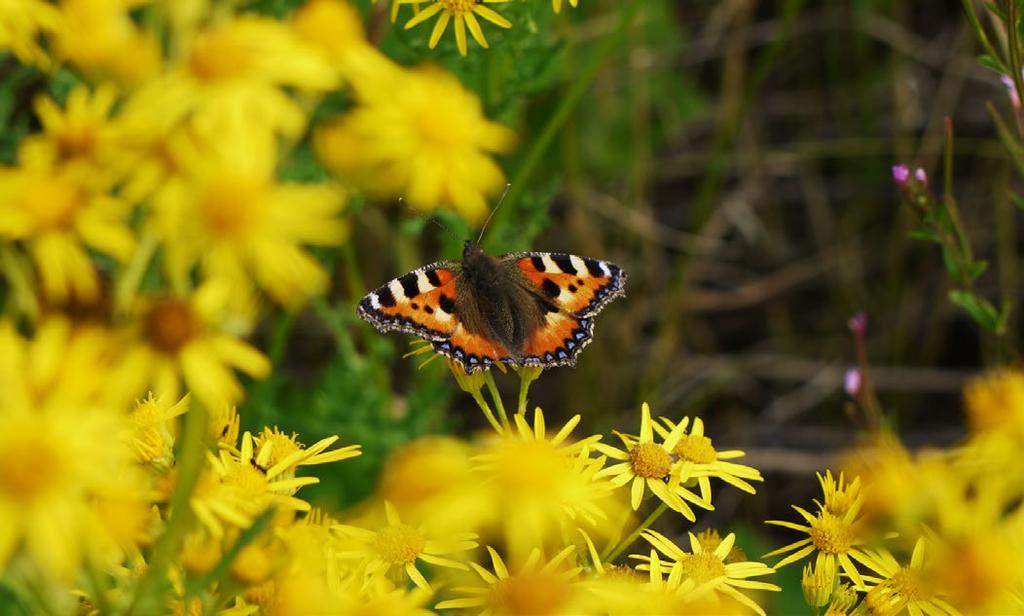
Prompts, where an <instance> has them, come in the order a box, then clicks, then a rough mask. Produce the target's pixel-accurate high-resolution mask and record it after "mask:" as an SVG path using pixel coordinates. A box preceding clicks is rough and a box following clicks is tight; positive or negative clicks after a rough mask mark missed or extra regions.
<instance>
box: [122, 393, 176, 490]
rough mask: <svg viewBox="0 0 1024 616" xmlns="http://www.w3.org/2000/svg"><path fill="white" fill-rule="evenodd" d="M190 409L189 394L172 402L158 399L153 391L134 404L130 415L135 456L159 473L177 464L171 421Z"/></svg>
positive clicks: (173, 430)
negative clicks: (175, 461)
mask: <svg viewBox="0 0 1024 616" xmlns="http://www.w3.org/2000/svg"><path fill="white" fill-rule="evenodd" d="M186 411H188V396H185V397H183V398H182V399H181V400H179V401H178V402H176V403H174V404H171V402H170V400H169V399H166V398H157V397H156V396H154V395H153V394H152V393H151V394H149V396H148V397H147V398H146V399H145V400H141V401H139V402H138V404H136V405H135V409H134V410H133V411H132V412H131V413H130V414H129V415H128V417H129V419H130V420H131V424H132V428H133V430H132V432H133V435H132V439H131V444H132V448H133V449H134V450H135V459H136V460H138V461H139V462H140V463H142V464H148V465H150V466H152V467H153V468H154V469H155V470H157V471H158V472H163V471H166V470H168V469H170V468H171V467H172V466H173V465H174V435H175V432H176V431H175V429H174V425H173V424H172V420H173V419H174V418H175V417H177V416H178V415H182V414H184V413H185V412H186Z"/></svg>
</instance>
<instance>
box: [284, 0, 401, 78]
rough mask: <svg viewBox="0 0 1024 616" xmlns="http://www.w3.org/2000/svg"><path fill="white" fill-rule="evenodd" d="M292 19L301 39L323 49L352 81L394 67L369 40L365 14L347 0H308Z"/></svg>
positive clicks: (344, 76) (340, 71)
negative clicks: (364, 25)
mask: <svg viewBox="0 0 1024 616" xmlns="http://www.w3.org/2000/svg"><path fill="white" fill-rule="evenodd" d="M396 6H397V5H396ZM291 23H292V27H293V28H294V29H295V31H296V32H297V33H298V34H299V36H300V37H301V38H302V40H304V41H305V42H307V43H308V44H310V45H311V46H313V47H315V48H316V49H318V50H319V51H320V52H322V53H323V54H324V55H325V56H326V58H327V59H328V61H329V62H330V64H331V66H333V67H335V68H336V69H337V71H338V72H339V73H340V74H341V76H342V77H343V78H344V79H345V80H346V81H348V82H350V83H358V82H360V81H364V80H372V79H374V78H375V76H376V74H379V73H381V72H386V71H389V70H394V68H393V64H392V62H391V60H389V59H388V58H387V56H385V55H384V54H382V53H380V52H379V51H378V50H377V48H375V47H374V46H373V45H371V44H370V43H369V42H367V40H366V36H365V33H364V31H363V18H362V16H361V15H360V14H359V11H358V10H356V8H355V7H353V6H352V5H351V4H349V3H348V2H345V1H343V0H308V1H307V2H306V3H305V4H303V5H302V6H301V7H300V8H299V9H298V10H296V11H295V13H293V14H292V17H291Z"/></svg>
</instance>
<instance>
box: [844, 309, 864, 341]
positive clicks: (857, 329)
mask: <svg viewBox="0 0 1024 616" xmlns="http://www.w3.org/2000/svg"><path fill="white" fill-rule="evenodd" d="M846 325H847V327H849V328H850V331H851V332H853V335H854V336H858V337H863V336H864V334H866V333H867V332H868V315H867V314H865V313H863V312H858V313H857V314H855V315H853V316H852V317H850V320H849V321H847V323H846Z"/></svg>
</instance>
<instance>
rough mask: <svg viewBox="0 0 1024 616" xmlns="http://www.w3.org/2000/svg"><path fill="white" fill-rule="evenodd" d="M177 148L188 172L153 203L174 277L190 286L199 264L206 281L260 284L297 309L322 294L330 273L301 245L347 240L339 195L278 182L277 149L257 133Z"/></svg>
mask: <svg viewBox="0 0 1024 616" xmlns="http://www.w3.org/2000/svg"><path fill="white" fill-rule="evenodd" d="M179 146H180V147H182V148H186V149H189V150H191V151H190V152H181V153H180V156H178V159H179V160H181V161H182V164H184V165H186V168H185V169H183V170H182V174H181V176H180V177H178V178H176V179H175V180H174V181H172V182H170V183H168V184H167V185H166V186H165V187H164V188H163V190H161V191H160V192H159V193H158V194H157V196H156V197H155V198H154V208H155V210H156V219H155V222H156V225H157V228H158V229H159V233H160V235H161V237H162V240H163V243H164V245H165V247H166V250H167V260H166V262H167V267H168V269H169V273H170V275H171V277H172V279H174V280H187V279H188V277H189V274H190V272H191V270H192V268H193V266H194V265H195V264H197V263H198V264H199V265H200V266H201V270H202V272H203V273H204V274H205V275H206V276H207V277H213V278H223V279H225V280H230V281H234V282H235V283H236V284H237V283H239V281H247V280H254V281H255V282H256V283H257V284H258V285H259V286H260V287H261V288H263V289H264V290H265V291H266V292H267V293H268V294H269V295H270V296H271V297H272V298H274V300H276V301H277V302H278V303H280V304H283V305H285V306H287V307H290V308H293V309H294V308H297V307H298V306H300V305H301V304H302V303H304V302H305V301H306V300H308V299H309V298H310V297H312V296H314V295H318V294H320V293H322V292H323V291H324V290H325V289H326V287H327V282H328V280H327V274H326V273H325V272H324V270H323V268H322V267H321V265H320V263H319V261H317V260H316V258H314V257H313V256H312V255H311V254H309V252H307V251H306V250H305V249H304V247H303V244H315V245H334V244H339V243H341V242H342V241H343V240H344V238H345V236H346V234H347V226H346V224H345V223H344V221H343V220H342V219H341V218H340V216H339V215H340V213H341V211H342V209H343V208H344V205H345V195H344V193H343V192H342V191H341V189H340V188H339V187H337V186H333V185H330V184H297V183H287V184H281V183H277V182H276V181H275V164H276V151H275V147H274V144H273V142H272V141H271V140H270V139H269V138H268V137H267V135H266V134H264V133H262V132H261V131H259V130H257V129H253V128H247V129H244V130H239V131H232V132H229V133H227V134H225V135H223V136H222V137H220V138H219V140H218V141H217V142H209V143H206V147H205V148H202V149H200V148H199V147H197V144H195V143H194V142H190V141H182V142H181V143H180V144H179ZM193 148H194V149H193Z"/></svg>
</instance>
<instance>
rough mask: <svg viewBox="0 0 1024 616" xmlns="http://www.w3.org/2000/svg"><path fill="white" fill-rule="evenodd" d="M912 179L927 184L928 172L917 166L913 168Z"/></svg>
mask: <svg viewBox="0 0 1024 616" xmlns="http://www.w3.org/2000/svg"><path fill="white" fill-rule="evenodd" d="M914 179H915V180H917V181H918V182H920V183H921V184H927V183H928V174H927V173H925V171H924V169H922V168H920V167H918V168H917V169H914Z"/></svg>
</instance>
